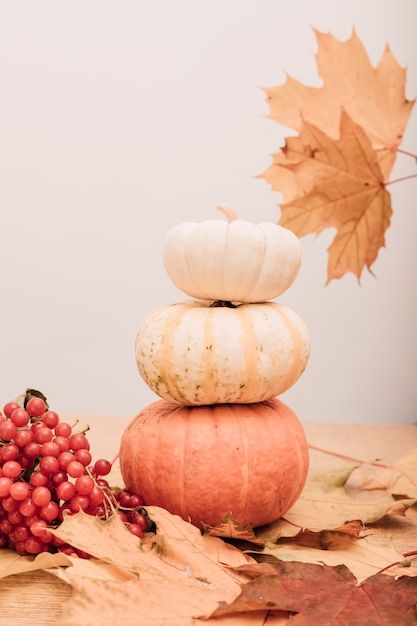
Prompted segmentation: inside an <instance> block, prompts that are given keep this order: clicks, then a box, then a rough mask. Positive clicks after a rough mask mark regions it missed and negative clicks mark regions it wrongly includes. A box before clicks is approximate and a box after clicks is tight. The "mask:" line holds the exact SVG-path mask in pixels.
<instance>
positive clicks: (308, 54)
mask: <svg viewBox="0 0 417 626" xmlns="http://www.w3.org/2000/svg"><path fill="white" fill-rule="evenodd" d="M416 17H417V4H416V3H415V1H414V0H392V1H391V0H365V1H363V0H360V1H358V0H349V1H344V0H340V1H334V0H329V1H324V0H323V1H319V0H312V1H305V2H303V1H300V0H293V1H292V2H284V1H282V0H275V1H272V0H256V1H255V0H253V1H252V0H226V1H224V0H223V1H220V0H210V1H209V0H177V1H176V2H170V1H169V0H165V1H160V0H159V1H158V0H156V1H154V2H144V1H141V0H138V1H136V2H134V1H133V0H124V1H122V2H109V1H108V0H101V1H96V0H84V1H82V2H81V1H73V2H56V1H52V0H51V1H45V0H37V1H36V2H31V1H28V0H21V1H18V2H15V1H11V0H10V1H4V0H1V1H0V85H1V97H0V125H1V142H0V168H1V184H0V233H1V235H0V285H1V296H2V297H1V313H0V316H1V322H0V374H1V379H0V380H1V384H0V391H1V397H0V404H2V403H3V402H6V401H7V400H9V399H11V398H13V397H14V396H16V395H18V394H19V393H20V392H21V391H23V390H24V389H25V387H27V386H32V387H36V388H38V389H41V390H42V391H43V392H44V393H46V395H47V396H48V398H49V400H50V403H51V405H53V407H54V408H56V409H57V410H60V411H77V412H93V413H111V414H123V415H129V414H132V415H133V414H134V413H136V411H137V410H139V409H140V408H142V407H143V406H144V405H145V404H147V403H149V402H151V401H153V400H154V399H156V397H155V396H154V395H153V394H152V393H151V392H150V391H149V390H148V388H147V387H146V385H145V383H144V382H143V381H142V380H141V379H140V377H139V375H138V373H137V370H136V365H135V361H134V348H133V346H134V338H135V334H136V331H137V329H138V327H139V324H140V322H141V321H142V319H143V318H144V317H145V315H146V314H147V313H148V312H149V311H151V310H152V309H154V308H156V307H157V306H159V305H161V304H165V303H169V302H175V301H177V300H180V299H183V298H184V296H183V294H182V293H181V292H179V291H178V290H176V288H175V287H173V285H172V284H171V283H170V282H169V280H168V278H167V276H166V274H165V271H164V268H163V265H162V256H161V252H162V243H163V239H164V237H165V235H166V233H167V232H168V230H169V229H170V228H171V227H172V226H173V225H174V224H176V223H178V222H181V221H185V220H195V221H201V220H204V219H208V218H211V217H214V214H213V211H212V208H211V207H212V205H213V204H215V203H217V202H228V203H230V204H232V205H233V206H234V208H235V209H236V210H237V212H238V213H239V215H240V217H242V218H244V219H249V220H251V221H254V222H260V221H264V220H271V221H274V222H275V221H277V219H278V217H279V208H278V203H279V201H280V196H279V194H278V193H275V192H272V191H271V189H270V188H269V187H268V185H267V184H266V183H265V182H263V181H262V180H260V179H259V178H257V175H258V174H260V173H261V172H262V171H264V170H265V169H266V167H267V166H268V164H269V162H270V157H269V155H270V154H271V153H273V152H275V151H277V149H278V148H279V146H280V145H282V144H283V141H284V138H285V136H286V135H288V131H287V129H285V128H282V127H280V126H278V125H277V124H274V123H273V122H272V121H270V120H268V119H266V114H267V111H268V109H267V105H266V102H265V98H264V94H263V91H262V87H267V86H272V85H277V84H280V83H282V82H283V81H284V80H285V72H288V73H290V74H292V75H293V76H295V77H296V78H298V79H300V80H302V81H303V82H306V83H309V84H312V85H320V79H319V78H318V76H317V72H316V66H315V61H314V53H315V50H316V40H315V36H314V33H313V30H312V27H313V28H316V29H318V30H321V31H325V32H331V33H333V34H334V35H335V36H336V37H338V38H340V39H346V38H348V37H349V36H350V34H351V32H352V27H355V29H356V31H357V33H358V35H359V37H360V38H361V40H362V41H363V43H364V45H365V47H366V48H367V50H368V52H369V55H370V58H371V61H372V63H374V64H376V63H377V61H378V59H379V57H380V55H381V54H382V51H383V49H384V47H385V45H386V44H387V43H389V45H390V47H391V49H392V51H393V53H394V55H395V56H396V58H397V59H398V61H399V62H400V63H401V64H402V65H404V66H407V67H408V86H407V96H408V98H414V97H415V95H416V93H417V43H416V41H417V40H416V33H415V30H416V23H417V20H416ZM416 120H417V115H416V112H415V111H414V114H413V116H412V118H411V120H410V122H409V125H408V128H407V132H406V136H405V139H404V143H403V147H404V149H408V150H410V151H412V152H416V150H417V132H416ZM415 171H416V165H415V163H413V161H412V160H411V159H408V160H407V159H406V158H405V157H401V158H399V159H398V161H397V165H396V167H395V171H394V172H393V178H395V177H398V176H401V175H407V174H410V173H414V172H415ZM390 191H391V193H392V198H393V207H394V216H393V219H392V224H391V227H390V229H389V231H388V233H387V238H386V240H387V243H386V248H385V249H384V250H382V251H381V253H380V255H379V257H378V259H377V262H376V263H375V265H374V267H373V270H374V273H375V277H374V276H371V275H370V274H368V273H365V274H364V276H363V279H362V281H361V285H358V283H357V281H356V279H355V278H354V277H353V275H348V276H346V277H344V278H343V279H342V280H339V281H332V282H331V283H330V284H329V285H328V286H326V287H325V282H326V263H327V256H326V249H327V247H328V245H329V244H330V241H331V239H332V237H333V233H332V232H331V231H326V232H325V233H323V234H322V235H320V236H319V237H317V238H314V237H306V238H303V239H302V245H303V265H302V269H301V272H300V275H299V277H298V279H297V281H296V283H295V284H294V285H293V286H292V287H291V289H290V290H289V291H288V292H287V293H286V294H285V295H284V296H283V297H282V298H281V300H282V301H284V302H285V303H287V304H288V305H290V306H292V307H293V308H294V309H295V310H297V311H298V313H300V315H301V316H302V317H303V319H304V320H305V322H306V323H307V325H308V327H309V329H310V332H311V338H312V355H311V359H310V363H309V366H308V368H307V370H306V372H305V373H304V375H303V376H302V378H301V379H300V380H299V381H298V383H297V384H296V385H295V386H294V387H293V388H292V389H291V390H289V391H288V392H287V393H286V394H284V395H283V396H282V399H283V400H284V401H285V402H287V403H288V404H289V405H290V406H292V408H293V409H294V410H296V412H297V413H298V414H299V416H300V418H301V419H302V420H304V421H342V422H352V423H355V422H376V423H413V422H414V421H416V419H417V391H416V389H417V384H416V383H417V381H416V370H417V368H416V366H417V358H416V352H417V350H416V349H417V338H416V335H417V333H416V330H415V319H416V316H417V297H416V278H415V273H416V267H417V264H416V260H417V252H416V249H417V248H416V245H415V242H414V239H415V233H416V231H417V210H416V208H417V207H416V201H415V197H416V192H417V180H413V179H411V180H409V181H406V182H404V183H402V184H398V185H393V186H392V188H391V189H390Z"/></svg>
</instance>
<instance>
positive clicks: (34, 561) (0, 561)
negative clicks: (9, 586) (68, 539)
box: [0, 548, 71, 578]
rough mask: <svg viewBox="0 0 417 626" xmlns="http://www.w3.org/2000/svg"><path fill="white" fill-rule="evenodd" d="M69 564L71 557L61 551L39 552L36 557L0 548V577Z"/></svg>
mask: <svg viewBox="0 0 417 626" xmlns="http://www.w3.org/2000/svg"><path fill="white" fill-rule="evenodd" d="M69 565H71V559H70V558H69V557H67V556H66V555H65V554H62V553H61V552H59V553H56V554H51V553H49V552H41V554H38V555H37V556H36V557H31V556H21V555H19V554H18V553H17V552H15V551H14V550H6V549H4V548H2V549H1V550H0V578H5V577H6V576H14V575H15V574H23V573H25V572H34V571H35V570H40V569H48V568H54V567H57V568H59V567H66V566H69Z"/></svg>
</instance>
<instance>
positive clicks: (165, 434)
mask: <svg viewBox="0 0 417 626" xmlns="http://www.w3.org/2000/svg"><path fill="white" fill-rule="evenodd" d="M119 459H120V469H121V473H122V476H123V480H124V483H125V485H126V487H127V489H129V490H131V491H133V492H134V493H140V494H141V496H142V497H143V498H144V500H145V503H146V504H148V505H156V506H160V507H163V508H165V509H167V510H168V511H170V512H171V513H173V514H174V515H180V516H182V517H183V518H184V519H185V520H187V521H191V522H192V523H193V524H195V525H196V526H200V527H202V526H203V525H204V524H208V525H210V526H214V525H216V524H218V522H220V520H221V519H222V517H223V516H224V515H225V514H230V515H231V516H232V517H233V519H235V520H237V521H238V522H240V523H241V524H242V526H247V525H249V524H250V525H252V526H254V527H256V526H261V525H264V524H269V523H270V522H272V521H274V520H276V519H277V518H279V517H281V516H282V515H284V513H286V511H287V510H288V509H289V508H290V507H291V506H292V505H293V504H294V503H295V501H296V500H297V498H298V497H299V495H300V493H301V491H302V489H303V486H304V483H305V480H306V476H307V470H308V446H307V441H306V438H305V434H304V430H303V427H302V425H301V423H300V421H299V420H298V418H297V416H296V414H295V413H294V412H293V411H292V410H291V409H290V408H289V407H288V406H287V405H285V404H284V403H283V402H281V401H280V400H278V399H277V398H273V399H271V400H269V401H266V402H262V403H253V404H244V405H242V404H213V405H209V406H194V407H190V406H178V405H177V404H174V403H172V402H166V401H165V400H157V401H156V402H153V403H152V404H150V405H148V406H147V407H145V408H144V409H142V411H140V413H139V414H138V415H137V416H136V417H135V418H134V419H133V420H132V421H131V423H130V424H129V426H128V427H127V428H126V430H125V432H124V433H123V435H122V438H121V445H120V455H119Z"/></svg>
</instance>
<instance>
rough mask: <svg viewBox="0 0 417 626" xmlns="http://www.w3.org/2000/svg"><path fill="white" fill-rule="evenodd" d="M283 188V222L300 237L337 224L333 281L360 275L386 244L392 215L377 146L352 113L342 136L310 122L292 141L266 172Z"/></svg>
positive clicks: (330, 267) (331, 249)
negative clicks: (373, 145)
mask: <svg viewBox="0 0 417 626" xmlns="http://www.w3.org/2000/svg"><path fill="white" fill-rule="evenodd" d="M264 177H265V179H266V180H267V181H268V182H270V183H271V184H272V186H273V187H274V188H275V189H278V190H280V191H281V193H282V194H283V197H284V203H283V204H282V206H281V212H282V213H281V219H280V224H281V225H282V226H284V227H286V228H289V229H290V230H292V231H293V232H294V233H295V234H296V235H297V236H299V237H302V236H304V235H308V234H312V233H320V232H321V231H323V230H324V229H326V228H335V229H336V233H335V237H334V239H333V242H332V244H331V245H330V247H329V249H328V253H329V260H328V280H329V281H330V280H332V279H333V278H340V277H341V276H343V275H344V274H346V273H347V272H353V274H355V276H357V278H358V279H359V278H360V276H361V273H362V270H363V268H364V267H365V266H366V267H367V268H368V269H369V270H370V268H371V266H372V264H373V263H374V261H375V259H376V258H377V256H378V252H379V250H380V248H381V247H383V246H384V245H385V232H386V230H387V228H388V227H389V225H390V218H391V214H392V209H391V197H390V194H389V193H388V191H387V190H386V188H385V186H384V182H383V179H382V174H381V170H380V167H379V165H378V162H377V156H376V152H375V150H374V149H373V148H372V145H371V143H370V141H369V139H368V137H367V136H366V134H365V132H364V131H363V129H362V128H361V127H360V126H358V125H357V124H355V123H354V122H353V120H352V119H351V118H350V117H349V115H348V114H347V113H346V112H344V111H343V112H342V114H341V117H340V136H339V138H338V139H331V138H329V137H328V136H327V135H326V134H324V133H323V131H321V130H320V129H319V128H318V127H316V126H313V125H312V124H309V123H308V122H304V124H303V125H302V128H301V131H300V135H299V136H297V137H290V138H287V140H286V146H285V148H284V149H283V150H282V151H281V152H278V153H277V154H275V155H273V163H272V165H271V166H270V167H269V169H268V170H267V171H266V172H265V174H264Z"/></svg>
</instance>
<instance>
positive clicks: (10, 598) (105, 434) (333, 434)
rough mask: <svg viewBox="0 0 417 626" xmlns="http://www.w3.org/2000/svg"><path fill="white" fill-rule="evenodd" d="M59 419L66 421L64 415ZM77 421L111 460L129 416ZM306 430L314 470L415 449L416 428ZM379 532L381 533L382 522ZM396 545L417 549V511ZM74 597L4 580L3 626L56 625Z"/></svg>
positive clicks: (26, 579)
mask: <svg viewBox="0 0 417 626" xmlns="http://www.w3.org/2000/svg"><path fill="white" fill-rule="evenodd" d="M61 417H63V418H64V417H65V419H67V418H68V416H64V415H61ZM72 417H74V416H72ZM76 417H79V419H80V422H81V423H82V424H89V426H90V432H89V433H88V437H89V440H90V443H91V448H92V454H93V459H97V458H100V457H104V458H109V459H111V458H113V457H114V455H115V454H116V453H117V450H118V445H119V441H120V437H121V434H122V432H123V430H124V428H125V427H126V426H127V424H128V423H129V421H130V417H111V416H104V417H103V416H91V415H89V416H76ZM304 427H305V431H306V435H307V439H308V442H309V444H310V446H311V451H310V455H311V466H312V467H332V468H335V467H340V466H346V465H348V464H353V461H349V460H348V459H347V458H339V457H335V456H333V455H330V454H326V453H324V452H320V451H318V450H317V449H316V448H322V449H325V450H328V451H332V452H335V453H338V454H340V455H345V456H346V457H352V458H355V459H362V460H364V461H368V462H370V461H374V460H376V459H381V460H382V462H383V463H386V464H389V463H390V462H392V461H394V460H395V459H396V458H397V457H398V456H400V455H401V454H402V453H403V452H406V451H407V450H409V449H411V448H412V447H415V446H417V426H412V425H410V426H371V425H364V424H361V425H354V424H315V423H306V424H304ZM377 526H378V524H377ZM379 527H380V528H381V529H383V527H384V521H383V520H382V521H381V522H380V523H379ZM390 531H391V529H390ZM393 542H394V545H395V547H396V548H397V549H398V550H399V551H400V552H402V553H405V552H409V551H412V550H415V549H416V546H417V510H416V507H413V508H412V509H409V510H408V511H407V515H406V517H405V518H402V517H400V518H398V523H396V529H395V532H394V536H393ZM70 594H71V587H70V586H69V585H67V584H66V583H63V582H61V581H60V580H59V579H57V578H55V577H54V576H53V575H51V574H48V573H46V572H41V571H39V572H31V573H29V574H21V575H18V576H9V577H7V578H3V579H1V580H0V626H54V625H55V624H56V623H57V618H58V616H59V615H60V612H61V609H62V605H63V603H64V602H65V600H66V599H67V598H69V597H70ZM80 626H82V625H80ZM114 626H117V625H114Z"/></svg>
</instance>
